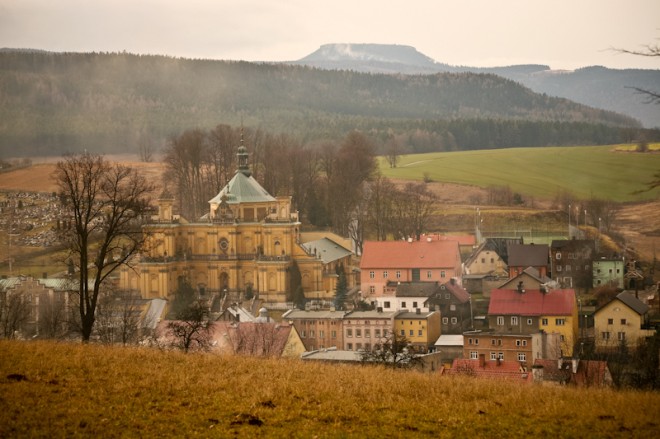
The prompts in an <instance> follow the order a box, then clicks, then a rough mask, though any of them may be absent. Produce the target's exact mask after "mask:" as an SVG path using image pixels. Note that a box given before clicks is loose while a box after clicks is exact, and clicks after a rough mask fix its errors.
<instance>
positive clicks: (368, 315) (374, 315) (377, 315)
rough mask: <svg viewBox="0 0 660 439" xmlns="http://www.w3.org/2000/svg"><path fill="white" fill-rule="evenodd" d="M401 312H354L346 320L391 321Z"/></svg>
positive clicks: (347, 315)
mask: <svg viewBox="0 0 660 439" xmlns="http://www.w3.org/2000/svg"><path fill="white" fill-rule="evenodd" d="M398 312H399V311H388V312H378V311H375V310H372V311H352V312H349V313H347V314H346V315H345V316H344V318H345V319H389V318H392V317H393V316H394V315H395V314H396V313H398Z"/></svg>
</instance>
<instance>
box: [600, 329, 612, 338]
mask: <svg viewBox="0 0 660 439" xmlns="http://www.w3.org/2000/svg"><path fill="white" fill-rule="evenodd" d="M600 338H602V339H603V340H609V339H610V333H609V332H608V331H605V332H601V333H600Z"/></svg>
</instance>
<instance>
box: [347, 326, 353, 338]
mask: <svg viewBox="0 0 660 439" xmlns="http://www.w3.org/2000/svg"><path fill="white" fill-rule="evenodd" d="M346 337H353V330H352V329H351V328H348V329H347V330H346Z"/></svg>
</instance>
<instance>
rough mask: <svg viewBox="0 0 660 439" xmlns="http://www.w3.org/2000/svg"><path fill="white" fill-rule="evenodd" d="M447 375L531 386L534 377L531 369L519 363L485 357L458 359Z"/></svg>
mask: <svg viewBox="0 0 660 439" xmlns="http://www.w3.org/2000/svg"><path fill="white" fill-rule="evenodd" d="M444 373H446V374H447V375H449V376H452V375H463V376H469V377H475V378H485V379H490V380H505V381H509V382H516V383H520V384H531V383H532V381H533V376H532V373H531V368H527V366H524V365H522V364H520V363H519V362H517V361H486V357H485V356H484V355H482V356H480V357H479V358H478V359H476V360H474V359H466V358H457V359H455V360H454V362H453V364H452V366H451V369H449V370H447V371H446V372H444Z"/></svg>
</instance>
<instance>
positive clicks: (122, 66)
mask: <svg viewBox="0 0 660 439" xmlns="http://www.w3.org/2000/svg"><path fill="white" fill-rule="evenodd" d="M0 102H2V104H3V105H1V106H0V118H1V119H2V120H3V121H4V122H5V123H4V124H2V126H1V127H0V148H1V150H2V151H3V153H2V154H9V153H10V152H11V151H16V150H18V149H20V150H21V151H22V152H23V153H24V154H25V155H53V154H61V153H64V152H77V151H80V152H82V151H84V150H87V151H89V152H94V153H139V152H140V151H141V148H143V147H144V145H145V144H151V145H163V144H164V143H165V142H166V141H167V139H168V138H169V137H171V136H172V135H177V134H178V133H180V132H182V131H184V130H186V129H188V128H189V127H200V129H203V130H208V129H213V127H214V126H215V125H216V124H217V121H219V120H221V121H226V122H227V123H231V124H234V125H238V124H239V123H240V122H241V120H243V121H244V122H245V123H246V124H248V125H250V126H256V127H260V128H261V129H263V130H267V131H270V132H286V133H290V134H291V135H293V136H296V137H298V138H300V139H302V140H303V141H305V142H311V141H320V140H323V139H332V140H334V141H339V140H341V139H342V137H343V136H344V135H345V133H346V132H348V131H350V130H351V129H354V128H357V129H359V130H361V131H363V132H365V133H368V134H369V136H370V137H371V138H372V139H375V140H376V141H377V144H378V145H381V144H385V143H386V141H387V140H388V139H390V138H392V137H394V138H396V139H397V140H398V141H399V142H401V143H402V146H403V147H404V148H409V152H427V151H445V150H454V149H484V148H501V147H515V146H545V145H572V144H573V145H575V144H604V143H621V142H624V141H626V140H628V139H630V138H631V137H632V138H633V139H635V138H638V137H639V134H638V132H643V133H644V136H645V137H646V138H647V140H649V141H654V140H656V139H660V131H658V130H642V129H641V128H640V125H639V123H638V122H636V121H635V120H633V119H631V118H629V117H626V116H622V115H619V114H616V113H612V112H608V111H604V110H598V109H594V108H590V107H586V106H584V105H579V104H576V103H574V102H571V101H568V100H566V99H559V98H552V97H549V96H546V95H540V94H536V93H533V92H531V91H530V90H529V89H527V88H525V87H522V86H521V85H519V84H517V83H515V82H513V81H510V80H507V79H503V78H500V77H498V76H495V75H490V74H473V73H439V74H435V75H417V76H412V75H400V76H395V75H377V74H365V73H358V72H349V71H342V72H340V71H325V70H317V69H312V68H308V67H302V66H290V65H281V64H255V63H246V62H228V61H211V60H185V59H177V58H169V57H161V56H139V55H131V54H125V53H122V54H112V53H105V54H101V53H86V54H80V53H78V54H74V53H39V52H30V53H24V52H0Z"/></svg>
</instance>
